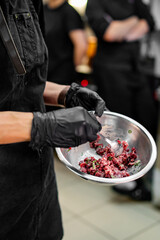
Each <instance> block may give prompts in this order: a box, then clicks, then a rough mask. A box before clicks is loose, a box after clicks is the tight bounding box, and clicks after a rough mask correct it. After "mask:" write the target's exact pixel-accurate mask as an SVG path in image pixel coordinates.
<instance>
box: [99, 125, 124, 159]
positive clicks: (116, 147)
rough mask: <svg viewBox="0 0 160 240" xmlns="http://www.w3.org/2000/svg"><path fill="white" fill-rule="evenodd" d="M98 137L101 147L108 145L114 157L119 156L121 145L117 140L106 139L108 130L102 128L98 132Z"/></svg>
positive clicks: (121, 149)
mask: <svg viewBox="0 0 160 240" xmlns="http://www.w3.org/2000/svg"><path fill="white" fill-rule="evenodd" d="M99 136H100V137H101V139H102V142H103V145H105V146H107V145H108V144H109V145H110V146H111V149H112V152H114V154H115V156H118V155H120V154H121V153H122V152H123V147H122V145H120V144H118V142H117V140H118V139H115V140H110V139H108V128H107V126H103V127H102V129H101V131H100V132H99Z"/></svg>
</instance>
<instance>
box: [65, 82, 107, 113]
mask: <svg viewBox="0 0 160 240" xmlns="http://www.w3.org/2000/svg"><path fill="white" fill-rule="evenodd" d="M65 105H66V107H75V106H82V107H84V108H85V109H87V110H88V111H91V110H94V111H95V114H96V115H98V116H99V117H101V116H102V114H103V111H104V110H105V102H104V100H103V99H102V98H101V97H100V96H99V95H98V93H96V92H95V91H92V90H90V89H88V88H84V87H81V86H79V85H78V84H77V83H72V84H71V87H70V88H69V90H68V92H67V94H66V101H65Z"/></svg>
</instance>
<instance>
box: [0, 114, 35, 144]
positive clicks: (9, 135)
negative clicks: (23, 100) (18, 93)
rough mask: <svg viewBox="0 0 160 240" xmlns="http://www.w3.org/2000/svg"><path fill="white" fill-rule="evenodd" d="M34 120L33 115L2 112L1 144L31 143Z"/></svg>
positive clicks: (0, 125)
mask: <svg viewBox="0 0 160 240" xmlns="http://www.w3.org/2000/svg"><path fill="white" fill-rule="evenodd" d="M32 120H33V114H32V113H24V112H0V133H1V134H0V144H10V143H18V142H28V141H30V139H31V127H32Z"/></svg>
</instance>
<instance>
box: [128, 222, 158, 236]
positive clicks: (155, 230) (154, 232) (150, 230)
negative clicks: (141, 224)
mask: <svg viewBox="0 0 160 240" xmlns="http://www.w3.org/2000/svg"><path fill="white" fill-rule="evenodd" d="M151 239H154V240H159V239H160V223H157V224H155V225H153V226H152V227H150V228H147V229H145V231H143V232H139V233H138V235H137V236H133V237H130V238H128V239H126V240H151Z"/></svg>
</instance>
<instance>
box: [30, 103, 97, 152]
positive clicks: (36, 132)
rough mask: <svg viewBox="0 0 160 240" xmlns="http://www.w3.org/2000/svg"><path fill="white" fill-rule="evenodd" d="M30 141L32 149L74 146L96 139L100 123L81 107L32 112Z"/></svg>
mask: <svg viewBox="0 0 160 240" xmlns="http://www.w3.org/2000/svg"><path fill="white" fill-rule="evenodd" d="M33 116H34V117H33V121H32V130H31V142H30V146H31V147H32V148H33V149H39V148H41V147H43V146H46V145H48V146H51V147H64V148H68V147H75V146H78V145H80V144H83V143H86V142H87V141H90V142H91V141H94V140H96V139H97V132H99V131H100V130H101V125H100V123H99V122H98V121H97V119H96V117H95V116H94V115H93V114H90V113H88V112H87V110H85V109H84V108H83V107H74V108H68V109H60V110H56V111H52V112H47V113H40V112H36V113H33Z"/></svg>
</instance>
